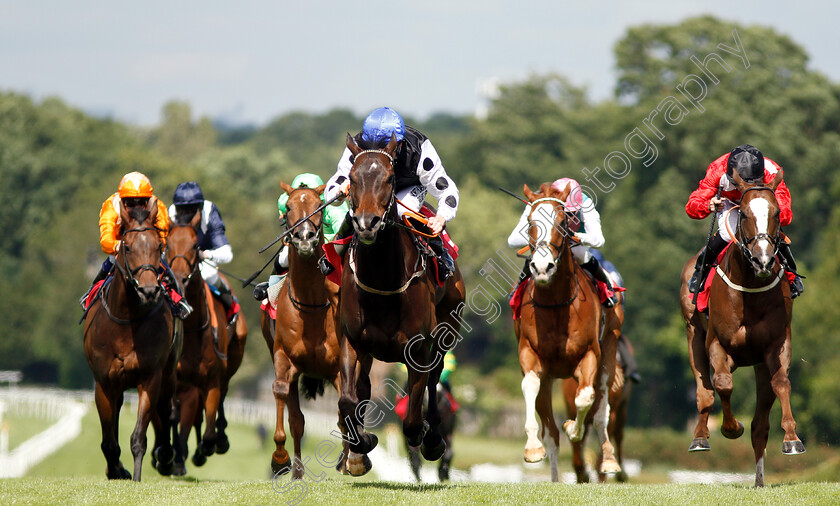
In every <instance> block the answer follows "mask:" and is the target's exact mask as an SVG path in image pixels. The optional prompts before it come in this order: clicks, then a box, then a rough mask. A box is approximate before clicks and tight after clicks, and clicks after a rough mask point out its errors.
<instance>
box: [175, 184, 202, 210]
mask: <svg viewBox="0 0 840 506" xmlns="http://www.w3.org/2000/svg"><path fill="white" fill-rule="evenodd" d="M172 203H173V204H175V205H176V206H188V205H194V204H203V203H204V194H203V193H201V187H200V186H198V183H196V182H195V181H187V182H185V183H181V184H179V185H178V186H177V187H176V188H175V195H174V196H173V197H172Z"/></svg>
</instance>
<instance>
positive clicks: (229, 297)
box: [169, 181, 240, 324]
mask: <svg viewBox="0 0 840 506" xmlns="http://www.w3.org/2000/svg"><path fill="white" fill-rule="evenodd" d="M172 202H173V203H172V205H171V206H169V215H170V216H172V217H173V220H174V221H175V222H176V223H179V224H186V223H189V222H190V221H191V220H192V219H193V217H194V216H195V213H197V212H199V213H201V221H200V222H199V226H198V228H197V230H196V232H197V234H198V249H199V253H198V255H199V258H200V259H201V263H200V264H199V266H198V268H199V270H200V271H201V277H202V278H204V280H205V281H207V283H209V284H210V285H211V286H212V287H214V288H215V291H218V294H217V295H218V296H219V300H221V301H222V304H224V306H225V310H226V312H227V317H228V323H230V324H232V323H234V321H235V320H236V317H237V315H238V314H239V309H240V308H239V302H238V301H237V300H236V297H234V295H233V293H232V292H231V290H230V286H228V284H227V282H226V281H225V280H224V278H222V277H221V276H219V272H218V269H217V267H216V266H217V265H218V264H226V263H229V262H230V261H231V260H233V250H232V249H231V247H230V241H228V238H227V236H226V235H225V222H224V221H223V220H222V214H221V213H220V212H219V208H218V207H216V204H214V203H213V202H211V201H209V200H205V199H204V194H203V193H202V191H201V187H200V186H198V183H196V182H195V181H187V182H185V183H181V184H179V185H178V187H177V188H175V195H174V197H173V198H172Z"/></svg>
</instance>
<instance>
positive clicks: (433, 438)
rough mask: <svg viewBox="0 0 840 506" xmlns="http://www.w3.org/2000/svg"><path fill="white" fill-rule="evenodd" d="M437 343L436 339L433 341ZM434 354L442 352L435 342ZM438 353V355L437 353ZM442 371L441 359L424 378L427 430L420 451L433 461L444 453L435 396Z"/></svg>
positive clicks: (440, 354)
mask: <svg viewBox="0 0 840 506" xmlns="http://www.w3.org/2000/svg"><path fill="white" fill-rule="evenodd" d="M435 343H437V341H435ZM432 351H433V353H435V355H434V356H436V357H437V356H440V357H443V353H442V352H441V350H440V349H439V348H438V345H437V344H435V345H434V347H433V348H432ZM438 353H439V355H438ZM441 371H443V359H442V358H441V360H440V363H439V364H438V365H437V366H436V367H435V368H434V370H433V371H432V372H430V373H429V376H428V378H427V379H426V391H427V392H428V396H429V398H428V402H427V406H428V409H427V410H426V422H427V423H428V424H429V430H428V431H427V432H426V435H425V436H423V444H422V445H421V446H420V452H421V453H422V454H423V458H425V459H426V460H428V461H435V460H438V459H440V458H441V457H443V454H444V453H446V441H444V440H443V437H441V435H440V410H439V409H438V398H437V384H438V381H440V373H441Z"/></svg>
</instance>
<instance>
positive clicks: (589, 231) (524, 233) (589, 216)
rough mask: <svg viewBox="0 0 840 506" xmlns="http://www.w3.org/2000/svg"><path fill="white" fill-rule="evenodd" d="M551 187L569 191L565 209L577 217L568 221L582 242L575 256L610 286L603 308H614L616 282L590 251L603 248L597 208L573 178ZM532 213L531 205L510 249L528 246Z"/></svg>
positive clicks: (574, 250)
mask: <svg viewBox="0 0 840 506" xmlns="http://www.w3.org/2000/svg"><path fill="white" fill-rule="evenodd" d="M551 187H552V188H555V189H557V190H559V191H563V190H564V189H566V188H567V187H568V188H569V189H570V191H569V196H568V197H566V202H565V204H564V206H563V207H564V208H565V209H566V212H567V213H570V214H573V215H574V216H575V218H576V219H572V220H569V228H570V229H571V230H572V232H574V234H575V237H577V239H578V240H579V241H580V242H579V243H577V244H575V245H574V246H572V256H574V258H575V260H576V261H577V263H578V264H580V266H581V267H583V268H584V269H586V271H587V272H589V273H590V274H592V276H593V277H594V278H595V279H597V280H598V281H601V282H602V283H605V284H606V285H607V289H608V291H607V298H606V300H605V301H604V306H605V307H613V306H614V305H615V304H616V302H618V295H617V294H616V293H615V292H616V286H615V283H614V282H613V279H612V277H611V276H610V275H609V273H608V272H607V271H605V270H604V268H603V266H602V265H601V264H600V263H599V262H598V259H597V258H595V257H594V256H592V253H591V252H590V250H589V248H600V247H601V246H603V245H604V242H605V239H604V234H603V232H601V215H600V214H599V213H598V210H597V209H595V203H594V202H592V199H590V198H589V196H588V195H586V194H585V193H583V191H582V190H581V187H580V184H578V182H577V181H575V180H574V179H571V178H567V177H564V178H561V179H558V180H557V181H554V182H553V183H552V184H551ZM530 214H531V204H528V205H526V206H525V210H524V211H523V212H522V215H521V216H520V217H519V223H517V224H516V227H514V229H513V232H511V233H510V236H509V237H508V246H510V247H511V248H520V247H523V246H527V245H528V244H529V236H528V228H529V222H528V217H529V215H530ZM529 265H530V259H529V260H527V261H526V262H525V269H524V270H523V273H522V276H520V280H521V279H524V278H525V277H527V276H529V275H530V267H529Z"/></svg>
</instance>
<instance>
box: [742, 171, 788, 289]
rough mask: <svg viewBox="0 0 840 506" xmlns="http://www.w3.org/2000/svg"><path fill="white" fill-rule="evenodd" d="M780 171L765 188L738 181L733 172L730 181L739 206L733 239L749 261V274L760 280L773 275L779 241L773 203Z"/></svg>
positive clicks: (776, 217) (777, 221)
mask: <svg viewBox="0 0 840 506" xmlns="http://www.w3.org/2000/svg"><path fill="white" fill-rule="evenodd" d="M782 178H783V175H782V171H781V170H779V172H777V173H776V177H775V178H773V181H771V182H770V184H769V185H767V186H764V185H763V183H761V182H759V183H757V184H756V183H751V182H747V181H745V180H744V179H742V178H741V176H740V175H739V174H738V172H737V171H735V172H733V174H732V181H733V182H734V183H735V186H737V187H738V190H740V191H741V204H740V206H739V210H738V214H739V215H738V228H737V230H736V231H735V234H734V235H733V234H730V236H731V237H733V238H735V239H736V241H737V243H738V247H739V248H740V249H741V252H742V253H743V254H744V257H745V258H746V259H747V260H749V263H750V265H751V266H752V269H753V272H754V273H755V275H756V276H758V277H760V278H766V277H768V276H770V275H771V274H772V273H773V266H774V265H775V262H776V253H777V252H778V250H779V241H780V240H781V237H780V234H781V225H780V223H779V214H780V212H781V209H780V208H779V204H778V202H776V194H775V191H776V187H777V186H779V184H780V183H781V182H782Z"/></svg>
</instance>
